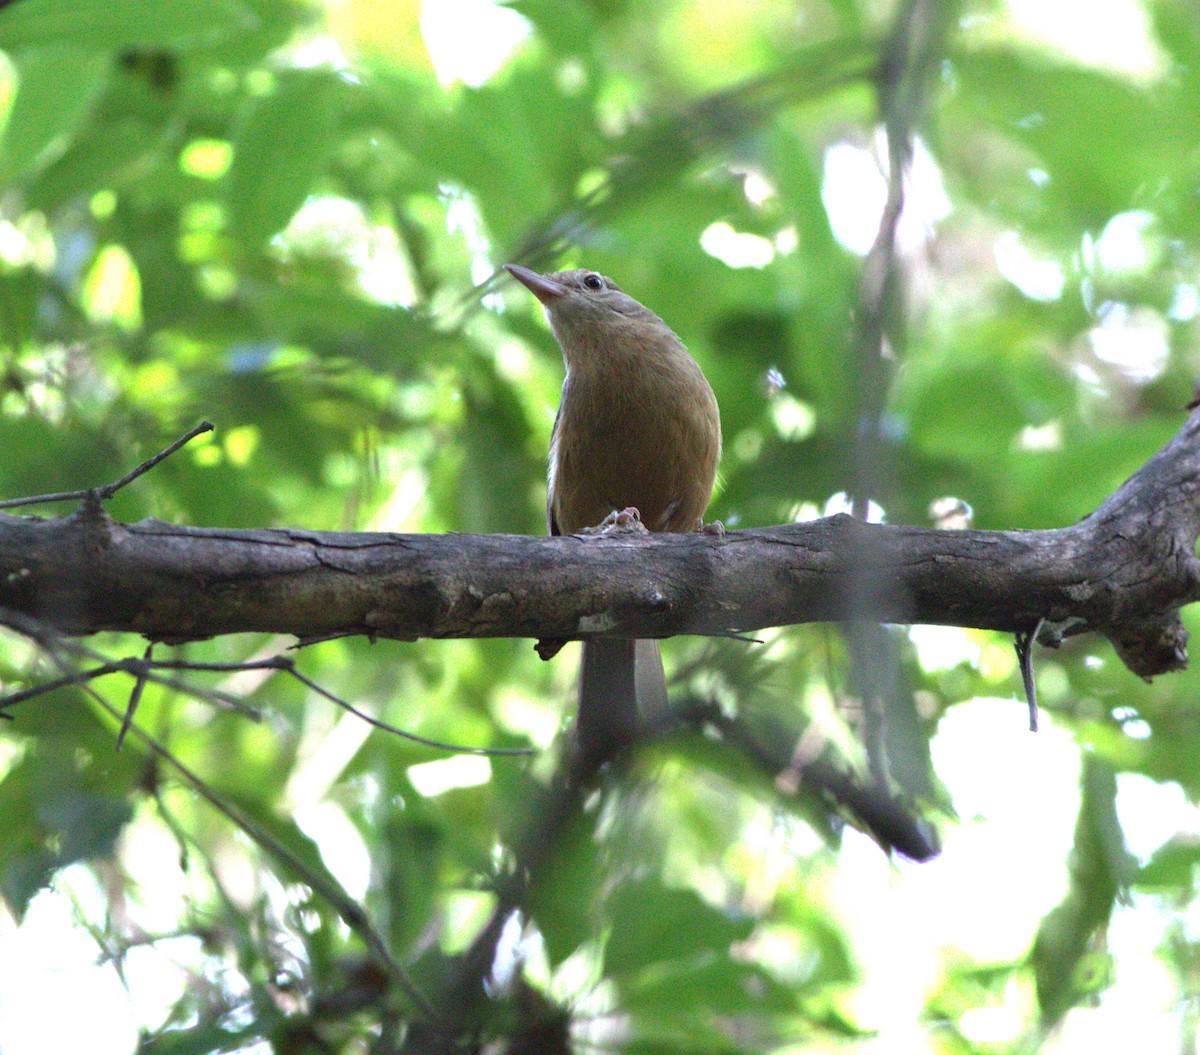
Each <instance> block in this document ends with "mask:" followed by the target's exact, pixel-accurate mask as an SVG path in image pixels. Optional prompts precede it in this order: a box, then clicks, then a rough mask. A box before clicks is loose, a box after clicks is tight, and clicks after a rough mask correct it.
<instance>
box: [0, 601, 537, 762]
mask: <svg viewBox="0 0 1200 1055" xmlns="http://www.w3.org/2000/svg"><path fill="white" fill-rule="evenodd" d="M10 615H11V616H12V618H11V619H10V618H9V616H10ZM5 622H7V623H8V624H9V625H11V626H13V628H14V629H16V630H18V631H19V632H21V633H23V634H25V635H26V636H27V637H29V638H30V639H32V640H34V641H36V642H37V643H38V644H39V645H40V646H41V647H42V648H43V649H45V650H46V651H48V652H50V651H52V650H53V649H57V648H61V649H63V650H65V651H68V652H71V653H73V654H74V655H75V656H77V657H79V656H84V657H86V658H88V659H94V660H97V661H99V662H100V666H98V667H93V668H91V669H89V670H85V671H74V672H72V673H71V674H69V675H67V676H66V677H62V678H56V679H55V680H54V681H48V682H45V683H44V684H42V685H34V686H32V687H30V688H28V689H22V690H20V691H19V692H14V693H10V694H9V695H8V696H2V697H0V714H4V712H5V711H6V709H7V708H9V707H12V706H15V705H16V704H18V703H24V702H25V701H26V700H30V699H33V698H35V697H37V696H42V695H44V694H46V693H48V692H53V691H54V690H55V689H61V688H65V687H66V686H68V685H85V684H86V683H87V682H90V681H94V680H95V679H96V678H101V677H105V676H106V675H109V674H128V675H130V676H131V677H133V678H134V679H136V680H135V683H134V687H133V693H132V694H131V695H130V701H129V710H128V711H127V720H126V721H125V722H123V723H122V730H121V732H120V733H119V734H118V737H117V747H118V750H119V749H120V746H121V743H122V742H123V741H124V738H125V731H126V730H127V728H128V723H129V721H131V720H132V717H133V714H132V712H133V711H134V710H136V708H137V705H138V703H139V702H140V700H141V695H142V690H143V688H144V685H145V683H146V682H147V681H152V682H154V684H156V685H162V686H163V687H165V688H169V689H174V690H176V691H177V692H182V693H185V694H187V695H189V696H194V697H196V698H198V699H204V700H208V701H209V702H212V703H216V704H218V705H221V706H225V707H230V708H232V709H234V710H237V711H239V712H242V713H245V714H247V715H249V716H250V717H252V718H254V719H256V720H257V719H258V718H260V717H261V715H260V714H259V712H258V711H256V710H254V709H252V708H248V707H247V706H246V705H245V704H244V703H242V702H241V701H240V700H238V699H236V698H234V697H231V696H229V695H228V694H226V693H222V692H219V691H218V690H216V689H205V688H202V687H200V686H198V685H190V684H188V683H187V682H185V681H180V680H179V679H178V678H169V677H163V676H162V675H161V674H158V673H156V672H157V671H163V670H177V671H191V672H204V673H214V674H224V673H240V672H242V671H247V670H278V671H281V672H283V673H285V674H290V675H291V676H292V677H293V678H295V679H296V680H297V681H299V682H300V683H301V684H302V685H305V686H307V687H308V688H310V689H312V691H313V692H315V693H317V694H318V695H320V696H323V697H325V699H327V700H329V701H331V702H332V703H336V704H337V705H338V706H339V707H341V708H343V709H345V710H347V711H349V712H350V713H351V714H353V715H354V716H355V717H356V718H361V719H362V720H363V721H364V722H366V723H367V724H368V725H372V726H374V727H375V728H376V729H381V730H383V731H384V732H387V733H392V734H393V735H395V736H401V737H403V738H404V739H406V740H411V741H413V742H414V743H418V744H423V745H424V746H425V747H432V748H436V749H437V750H439V751H453V752H455V753H456V754H464V755H484V756H489V755H496V756H499V757H522V756H528V755H533V754H535V753H536V752H535V751H534V750H533V749H532V748H528V747H469V746H465V745H463V744H451V743H446V742H444V741H442V740H433V739H430V738H429V737H426V736H419V735H417V734H416V733H410V732H407V731H406V730H404V729H401V728H399V727H397V726H394V725H391V724H389V723H388V722H385V721H383V720H382V719H379V718H373V717H372V716H371V715H369V714H367V713H366V712H365V711H363V710H360V709H359V708H358V707H355V706H354V705H353V704H352V703H350V702H349V701H347V700H344V699H342V698H341V697H340V696H338V695H336V694H335V693H332V692H330V691H329V690H328V689H326V688H323V687H322V686H321V685H319V684H318V683H317V682H315V681H313V680H312V679H311V678H309V677H307V676H306V675H304V674H301V673H300V671H298V670H297V669H296V661H295V660H294V659H293V658H292V657H291V656H286V655H279V656H269V657H267V658H266V659H259V660H250V661H247V662H244V663H197V662H193V661H191V660H171V659H161V660H155V659H152V658H151V652H152V649H153V645H148V646H147V648H146V653H145V655H144V656H143V657H142V658H141V659H133V658H132V657H130V658H126V659H120V660H111V661H105V660H104V657H103V656H101V655H99V654H98V653H96V652H93V651H92V650H91V649H88V648H86V647H85V646H83V645H80V644H78V643H76V642H71V641H68V640H67V639H65V638H62V637H60V636H58V635H57V634H55V633H53V632H50V631H48V630H47V628H45V627H44V626H42V625H41V624H39V623H37V621H36V620H33V619H30V618H29V617H27V616H24V615H21V614H20V613H16V612H12V613H9V612H8V611H6V610H4V609H0V623H5ZM56 662H59V665H60V666H61V665H62V664H61V661H60V660H58V659H57V658H56ZM6 717H7V715H6Z"/></svg>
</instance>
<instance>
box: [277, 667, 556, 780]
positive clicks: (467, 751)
mask: <svg viewBox="0 0 1200 1055" xmlns="http://www.w3.org/2000/svg"><path fill="white" fill-rule="evenodd" d="M276 658H277V659H278V660H279V664H278V667H279V669H280V670H285V671H286V672H287V673H288V674H290V675H291V676H292V677H293V678H295V679H296V680H297V681H298V682H300V683H301V684H302V685H307V686H308V687H309V688H310V689H312V691H313V692H315V693H317V694H318V695H320V696H324V697H325V699H327V700H329V701H331V702H332V703H336V704H337V705H338V706H339V707H344V708H345V709H346V710H347V711H349V712H350V713H351V714H353V715H354V716H355V717H356V718H361V719H362V720H363V721H364V722H366V723H367V724H368V725H373V726H374V727H375V728H376V729H382V730H383V731H384V732H386V733H392V734H394V735H395V736H402V737H404V739H405V740H411V741H413V743H417V744H424V745H425V746H426V747H435V748H437V749H438V750H439V751H454V752H456V753H458V754H463V755H500V756H508V757H512V756H520V755H532V754H533V753H534V752H533V749H532V748H529V747H464V746H463V745H461V744H448V743H443V742H442V741H441V740H431V739H429V738H428V737H426V736H418V735H417V734H416V733H410V732H406V731H405V730H404V729H400V728H398V727H397V726H394V725H389V724H388V723H387V722H385V721H381V720H380V719H378V718H372V717H371V715H369V714H367V713H366V712H365V711H361V710H359V709H358V708H357V707H355V706H354V705H353V704H352V703H349V702H347V701H346V700H343V699H342V698H341V697H340V696H336V695H334V694H333V693H332V692H330V691H329V690H328V689H325V688H322V687H321V686H320V685H318V684H317V683H316V682H315V681H313V680H312V679H311V678H308V677H305V676H304V675H303V674H301V673H300V672H299V671H298V670H297V669H296V668H295V666H294V665H287V664H289V661H290V659H291V657H290V656H278V657H276Z"/></svg>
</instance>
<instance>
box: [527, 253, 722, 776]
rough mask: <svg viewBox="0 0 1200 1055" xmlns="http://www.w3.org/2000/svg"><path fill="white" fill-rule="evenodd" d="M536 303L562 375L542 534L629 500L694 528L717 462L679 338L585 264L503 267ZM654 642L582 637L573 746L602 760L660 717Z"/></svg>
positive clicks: (569, 529)
mask: <svg viewBox="0 0 1200 1055" xmlns="http://www.w3.org/2000/svg"><path fill="white" fill-rule="evenodd" d="M505 267H506V268H507V269H508V271H509V273H510V274H511V275H512V276H513V277H514V278H515V279H517V280H518V281H519V282H521V283H522V284H523V285H524V286H526V287H527V288H528V289H529V290H530V292H532V293H533V295H534V296H535V297H537V298H538V300H540V301H541V302H542V305H543V306H544V307H545V309H546V315H547V316H548V317H549V319H550V328H551V330H552V331H553V332H554V336H555V338H556V339H557V340H558V343H559V346H560V347H561V348H562V353H563V360H564V362H565V363H566V367H567V376H566V379H565V380H564V381H563V390H562V400H561V402H560V404H559V408H558V416H557V417H556V418H555V421H554V432H553V434H552V436H551V439H550V472H549V488H548V492H547V496H546V521H547V525H548V527H549V530H550V534H551V535H571V534H575V533H577V532H580V531H583V530H584V529H586V528H590V527H595V526H596V525H598V524H600V523H601V522H603V521H604V520H605V518H606V517H608V516H609V515H610V514H613V513H617V512H619V511H621V510H624V509H627V508H629V507H633V508H635V509H637V510H638V512H639V514H640V516H641V521H642V523H643V524H644V525H645V526H646V527H647V528H649V529H650V530H651V531H695V530H696V529H697V528H698V527H700V526H701V524H702V520H701V518H702V517H703V515H704V510H705V509H706V508H707V507H708V501H709V498H710V497H711V495H712V488H713V481H714V480H715V478H716V473H717V463H718V461H720V458H721V418H720V414H719V413H718V410H717V401H716V398H715V397H714V396H713V392H712V389H711V388H710V387H709V384H708V381H707V380H706V379H705V377H704V374H703V372H702V371H701V369H700V367H699V366H698V365H697V363H696V361H695V360H694V359H693V358H692V357H691V356H690V355H689V354H688V351H687V349H686V348H685V347H684V346H683V342H682V341H681V340H680V339H679V338H678V337H677V336H676V335H675V334H674V332H673V331H672V330H671V329H670V327H668V326H667V324H666V323H665V322H663V321H662V319H660V318H659V317H658V316H657V315H655V314H654V312H652V311H651V310H650V309H649V308H647V307H644V306H643V305H641V304H639V303H638V302H637V301H636V300H634V299H633V298H632V297H631V296H629V295H628V294H627V293H625V292H623V291H622V290H621V289H620V288H619V287H618V286H617V285H616V283H615V282H613V281H612V279H609V278H605V277H604V276H603V275H598V274H596V272H594V271H556V272H554V273H552V274H547V275H539V274H538V273H537V272H536V271H530V270H529V269H528V268H525V267H519V266H517V265H516V264H506V265H505ZM666 707H667V694H666V681H665V678H664V676H663V666H662V656H661V655H660V653H659V648H658V642H657V641H652V640H645V641H643V640H639V641H634V640H621V639H617V638H611V639H610V638H605V639H600V638H597V639H596V640H593V641H588V642H585V644H584V647H583V670H582V674H581V677H580V687H579V724H578V735H579V739H580V749H581V751H582V753H583V755H584V757H585V758H589V759H591V760H592V761H599V760H601V759H602V758H603V757H606V756H607V754H608V753H610V752H611V751H612V750H613V749H614V748H615V747H617V746H620V745H623V744H626V743H628V742H629V741H631V740H632V739H633V737H634V736H635V735H636V730H637V723H638V712H639V711H640V712H641V714H642V716H643V718H647V717H649V718H651V719H655V718H661V717H663V716H665V714H666Z"/></svg>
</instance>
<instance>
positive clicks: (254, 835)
mask: <svg viewBox="0 0 1200 1055" xmlns="http://www.w3.org/2000/svg"><path fill="white" fill-rule="evenodd" d="M38 644H39V645H40V646H41V647H42V649H43V651H44V652H45V653H46V655H47V656H48V657H49V658H50V659H51V661H52V662H54V663H55V665H57V666H58V667H59V668H60V669H61V670H62V671H63V672H64V674H65V675H67V676H71V675H72V672H71V671H70V670H69V669H68V668H67V665H66V661H65V660H64V659H63V658H62V657H61V656H60V655H59V654H58V653H57V652H56V651H55V650H54V649H53V648H49V647H47V645H46V643H45V642H44V641H42V640H38ZM80 688H81V689H82V690H83V691H84V692H85V693H87V695H88V696H90V697H91V699H92V700H93V701H94V702H95V703H96V704H97V706H99V707H100V708H101V709H102V710H104V711H105V712H106V713H107V714H108V715H109V716H110V717H111V718H112V719H113V720H114V721H116V722H118V723H119V724H121V725H125V716H124V714H123V713H122V711H120V710H118V709H117V708H116V707H114V706H113V705H112V704H110V703H109V702H108V700H106V699H105V698H104V697H103V696H102V695H101V694H100V693H99V692H97V691H96V690H95V689H94V688H93V687H92V686H91V685H89V684H88V683H86V682H83V683H81V684H80ZM127 728H128V731H129V732H131V733H133V735H134V736H135V737H136V738H137V739H138V740H140V741H141V742H142V743H143V744H144V745H145V746H146V748H147V749H148V750H149V751H150V752H151V753H152V754H153V755H155V756H156V757H157V758H159V759H161V760H163V761H164V762H166V763H168V764H169V765H170V766H171V767H172V768H173V769H174V770H175V771H176V772H177V773H179V774H180V775H181V776H182V777H183V778H184V779H185V780H186V781H187V782H188V784H190V785H191V787H192V788H193V789H194V790H195V791H196V793H197V794H198V795H200V797H201V798H203V799H204V800H205V801H206V802H207V803H208V804H209V805H211V806H212V807H213V808H214V809H216V810H217V811H218V812H219V813H221V814H223V815H224V816H225V817H227V818H228V819H229V820H230V821H232V822H233V823H234V824H235V825H237V827H239V828H240V829H242V831H244V832H245V833H246V834H247V835H248V836H249V837H250V838H251V839H252V840H254V842H256V843H257V844H258V845H259V846H260V847H261V848H262V849H263V850H264V851H266V852H267V853H268V854H269V855H270V856H272V857H274V858H275V860H276V861H278V862H279V863H280V864H282V865H283V866H284V867H286V868H287V869H288V870H289V871H291V872H293V873H294V874H295V875H296V876H298V877H299V878H300V879H301V881H303V882H304V883H305V884H306V885H307V886H309V887H311V888H312V890H313V891H314V893H316V894H317V895H318V896H320V897H322V898H324V899H325V900H326V901H327V902H328V903H329V904H330V905H331V906H332V907H333V909H334V911H336V912H337V914H338V915H339V916H341V917H342V919H343V920H344V921H345V923H346V925H347V926H348V927H349V928H350V929H351V930H352V931H354V932H355V933H356V934H357V935H358V936H359V937H360V938H361V939H362V940H363V943H364V944H365V945H366V946H367V949H368V950H369V951H370V953H371V955H372V957H373V958H374V959H375V960H376V962H377V963H378V964H379V966H380V967H381V968H382V969H383V970H384V971H386V973H387V974H388V976H389V977H390V978H391V979H392V980H393V981H394V982H395V984H396V986H397V987H398V988H399V989H400V990H401V991H402V992H403V993H405V995H406V996H407V997H408V998H409V1000H410V1001H411V1002H412V1003H413V1005H414V1006H415V1007H416V1009H417V1010H418V1011H419V1012H420V1013H421V1014H422V1015H424V1016H426V1017H427V1018H430V1019H434V1020H436V1019H437V1013H436V1012H435V1010H434V1008H433V1005H432V1004H430V1002H429V1000H428V999H427V998H426V996H425V994H424V993H423V992H422V991H421V989H420V988H419V987H418V986H417V984H416V983H415V982H414V981H413V979H412V977H411V976H410V975H409V973H408V971H407V969H406V968H405V967H404V966H403V964H401V963H400V962H399V961H398V960H397V959H396V958H395V957H394V956H393V955H392V952H391V950H390V949H389V948H388V946H387V943H386V942H385V941H384V939H383V936H382V935H381V934H380V933H379V932H378V931H376V930H375V927H374V925H373V924H372V923H371V921H370V918H369V917H368V916H367V914H366V912H365V910H364V909H363V907H362V906H361V905H360V904H358V902H356V901H355V900H354V899H353V898H351V897H350V896H349V895H348V894H347V893H346V892H345V891H344V890H343V889H342V888H341V887H340V886H339V885H338V884H337V881H336V880H335V879H334V878H333V877H332V875H326V874H322V873H321V872H319V871H317V870H315V869H312V868H310V867H309V866H308V864H307V863H306V862H305V861H304V860H302V859H301V858H300V857H299V856H298V855H296V854H295V853H294V852H293V851H292V850H291V849H290V848H289V847H288V846H286V845H285V844H284V843H283V842H281V841H280V840H279V839H277V838H275V836H274V835H273V834H272V833H271V832H270V831H269V830H268V829H267V828H265V827H264V826H263V825H261V824H259V823H258V821H256V820H255V819H254V818H253V817H252V816H250V815H249V814H248V813H246V812H245V811H244V810H242V809H241V808H240V807H239V806H237V805H236V804H234V803H233V802H230V801H229V800H228V799H226V798H225V797H224V796H222V795H220V794H219V793H218V792H217V791H216V790H215V789H214V788H213V787H211V786H210V785H209V784H208V783H206V782H205V781H204V780H202V779H201V778H200V776H199V775H198V774H197V773H195V772H193V771H192V770H191V769H190V768H189V767H188V766H186V765H185V764H184V763H183V762H181V761H180V760H179V759H178V758H176V757H175V755H174V754H173V753H172V752H171V751H170V750H169V749H168V748H167V747H166V746H165V745H163V744H161V743H160V742H159V741H158V740H157V739H155V738H154V737H153V736H151V735H150V733H148V732H146V731H145V730H144V729H142V728H141V727H140V726H138V725H136V724H134V723H133V722H129V723H128V726H127Z"/></svg>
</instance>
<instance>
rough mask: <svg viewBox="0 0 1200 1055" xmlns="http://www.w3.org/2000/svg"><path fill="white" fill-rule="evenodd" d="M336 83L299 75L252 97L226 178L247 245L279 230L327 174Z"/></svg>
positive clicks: (236, 227)
mask: <svg viewBox="0 0 1200 1055" xmlns="http://www.w3.org/2000/svg"><path fill="white" fill-rule="evenodd" d="M334 87H335V82H334V81H333V80H332V79H331V78H329V77H327V76H324V75H320V74H310V73H298V74H295V75H292V76H287V77H283V78H281V79H280V80H279V82H278V83H277V84H276V86H275V88H274V90H273V91H271V92H270V93H269V94H267V95H263V96H261V97H258V98H255V99H253V100H252V101H251V103H250V105H249V107H248V109H247V111H246V113H245V114H244V116H243V119H242V121H241V123H240V125H239V127H238V130H237V134H236V136H235V138H234V144H233V150H234V152H233V164H232V166H231V167H230V170H229V174H228V177H227V182H226V194H227V201H228V207H229V213H230V217H231V219H232V222H233V229H234V231H235V232H236V233H237V234H238V235H239V236H240V237H241V238H242V239H243V241H245V242H246V243H247V244H249V245H258V244H259V243H261V242H263V241H265V240H266V239H267V238H269V237H271V235H273V234H275V233H277V232H278V231H279V230H281V229H282V228H283V227H284V226H285V225H286V224H287V222H288V221H289V220H290V219H291V218H292V216H293V214H294V213H295V212H296V210H297V209H298V208H299V207H300V206H301V205H302V204H303V203H304V200H305V198H307V197H308V195H309V193H310V192H311V191H312V188H313V184H314V183H315V181H316V179H317V177H318V176H320V175H321V173H322V172H324V170H325V164H326V160H327V158H328V156H329V150H330V146H331V144H332V141H333V136H334V129H335V120H336V114H337V96H336V93H335V91H334Z"/></svg>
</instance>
